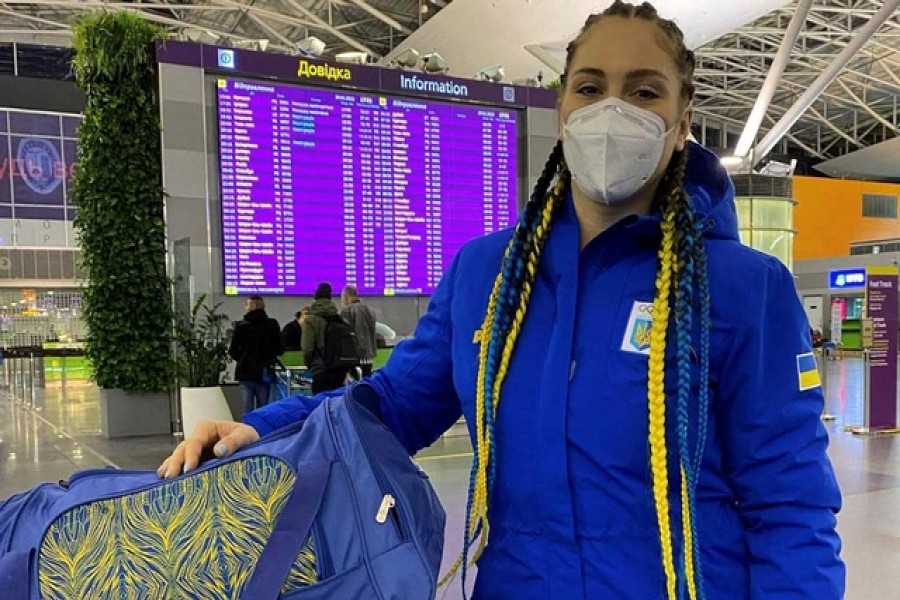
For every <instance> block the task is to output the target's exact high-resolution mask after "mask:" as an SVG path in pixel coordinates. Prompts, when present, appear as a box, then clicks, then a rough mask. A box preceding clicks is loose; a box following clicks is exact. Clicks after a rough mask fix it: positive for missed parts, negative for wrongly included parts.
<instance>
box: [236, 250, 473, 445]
mask: <svg viewBox="0 0 900 600" xmlns="http://www.w3.org/2000/svg"><path fill="white" fill-rule="evenodd" d="M458 262H459V258H458V257H457V259H456V260H454V262H453V265H452V266H451V267H450V270H449V271H448V272H447V273H446V274H445V275H444V277H443V279H442V280H441V283H440V284H439V285H438V287H437V289H436V290H435V292H434V295H433V296H432V297H431V302H430V304H429V306H428V311H427V312H426V313H425V315H423V316H422V318H421V319H420V320H419V323H418V325H417V326H416V331H415V333H414V335H413V337H412V338H410V339H407V340H404V341H402V342H400V343H399V344H397V346H396V347H395V348H394V351H393V352H392V353H391V356H390V359H389V360H388V362H387V364H386V365H385V366H384V368H382V369H379V370H378V371H376V372H375V373H374V374H373V375H372V377H371V378H370V379H368V381H367V383H368V384H369V385H370V386H371V387H372V388H373V389H374V390H375V392H376V394H377V397H378V401H379V406H378V407H371V408H377V409H380V410H376V412H380V413H381V414H380V415H379V416H380V417H381V419H382V420H383V421H384V423H385V425H387V426H388V428H390V429H391V431H393V433H394V435H396V436H397V438H398V439H399V440H400V442H401V443H402V444H403V446H404V447H405V448H406V449H407V451H408V452H409V453H410V454H414V453H415V452H417V451H418V450H420V449H422V448H424V447H426V446H430V445H431V444H432V443H434V441H435V440H436V439H437V438H438V437H439V436H440V435H441V434H442V433H444V432H445V431H446V430H447V429H448V428H449V427H450V426H451V425H453V423H454V422H456V420H457V419H458V418H459V417H460V415H461V414H462V408H461V406H460V402H459V398H458V397H457V395H456V390H455V388H454V386H453V365H452V361H451V353H450V342H451V339H452V335H451V332H452V326H451V317H450V310H451V304H452V300H453V288H454V285H455V281H456V277H457V271H458V267H457V264H458ZM342 393H343V390H337V391H334V392H329V394H328V395H341V394H342ZM325 397H326V395H320V396H315V397H312V398H310V397H296V398H287V399H285V400H281V401H278V402H274V403H272V404H269V405H267V406H264V407H262V408H260V409H257V410H255V411H253V412H252V413H250V414H248V415H246V416H245V417H244V423H246V424H248V425H250V426H252V427H253V428H254V429H256V430H257V431H258V432H259V434H260V435H265V434H267V433H269V432H271V431H274V430H275V429H279V428H281V427H284V426H286V425H289V424H290V423H294V422H296V421H299V420H302V419H305V418H306V417H307V416H308V415H309V413H310V412H312V411H313V410H314V409H315V408H316V407H317V406H318V405H319V404H320V403H321V402H322V400H323V399H324V398H325Z"/></svg>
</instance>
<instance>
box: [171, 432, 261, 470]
mask: <svg viewBox="0 0 900 600" xmlns="http://www.w3.org/2000/svg"><path fill="white" fill-rule="evenodd" d="M258 439H259V434H258V433H257V432H256V430H255V429H253V428H252V427H250V426H249V425H244V424H243V423H237V422H234V421H202V422H201V423H199V424H198V425H197V427H196V428H195V429H194V431H193V432H192V433H191V435H190V437H187V438H185V440H184V441H183V442H181V443H180V444H178V447H177V448H175V451H174V452H172V455H171V456H169V458H167V459H166V460H165V461H163V464H161V465H160V466H159V468H158V469H157V470H156V474H157V475H159V476H160V477H165V478H166V479H170V478H172V477H177V476H178V475H181V474H182V473H187V472H188V471H192V470H194V469H196V468H197V466H198V465H199V464H200V458H201V456H203V454H204V453H206V454H208V453H209V451H210V450H211V451H212V453H213V454H214V455H215V456H216V457H218V458H222V457H224V456H228V455H230V454H232V453H234V452H235V451H237V450H238V449H239V448H243V447H244V446H247V445H248V444H252V443H253V442H255V441H257V440H258Z"/></svg>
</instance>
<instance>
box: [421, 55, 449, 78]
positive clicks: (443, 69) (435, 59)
mask: <svg viewBox="0 0 900 600" xmlns="http://www.w3.org/2000/svg"><path fill="white" fill-rule="evenodd" d="M422 70H423V71H425V72H426V73H432V74H433V73H440V74H442V75H445V74H446V73H447V71H449V70H450V67H449V66H448V65H447V61H446V60H444V58H443V57H442V56H441V55H440V54H438V53H437V52H432V53H431V54H426V55H425V56H423V57H422Z"/></svg>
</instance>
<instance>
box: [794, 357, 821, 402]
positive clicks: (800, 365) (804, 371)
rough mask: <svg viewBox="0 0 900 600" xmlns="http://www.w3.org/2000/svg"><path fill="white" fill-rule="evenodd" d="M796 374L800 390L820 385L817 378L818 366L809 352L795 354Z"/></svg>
mask: <svg viewBox="0 0 900 600" xmlns="http://www.w3.org/2000/svg"><path fill="white" fill-rule="evenodd" d="M797 376H798V378H799V379H800V391H801V392H804V391H806V390H811V389H814V388H817V387H819V386H820V385H822V381H821V380H820V379H819V368H818V366H817V365H816V357H815V356H814V355H813V354H812V353H811V352H810V353H808V354H798V355H797Z"/></svg>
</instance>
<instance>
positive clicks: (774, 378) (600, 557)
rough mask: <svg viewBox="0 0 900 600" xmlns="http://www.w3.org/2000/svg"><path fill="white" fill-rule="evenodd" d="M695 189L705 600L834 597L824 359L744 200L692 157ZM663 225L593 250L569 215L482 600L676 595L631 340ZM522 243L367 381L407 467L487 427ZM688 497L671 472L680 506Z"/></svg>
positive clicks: (554, 239)
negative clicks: (488, 399) (751, 235)
mask: <svg viewBox="0 0 900 600" xmlns="http://www.w3.org/2000/svg"><path fill="white" fill-rule="evenodd" d="M685 187H686V189H687V191H688V193H689V195H690V197H691V198H692V200H693V203H694V206H695V209H696V211H697V213H698V215H701V216H702V218H703V219H706V221H707V222H706V224H707V227H708V231H707V233H706V247H707V251H708V256H709V281H710V290H711V297H712V301H711V302H712V307H711V312H712V321H713V329H712V332H711V351H710V356H711V360H712V365H711V388H712V391H711V402H710V404H711V406H710V414H709V419H710V420H709V438H708V442H707V446H706V453H705V457H704V462H703V469H702V473H701V477H700V483H699V488H698V491H697V501H698V506H697V527H698V532H699V536H700V541H701V556H702V561H703V573H704V576H705V584H704V587H705V590H706V598H708V599H709V600H742V599H748V600H750V599H752V600H789V599H790V600H793V599H798V600H799V599H810V600H837V599H839V598H842V597H843V591H844V578H845V571H844V565H843V563H842V561H841V559H840V556H839V553H840V540H839V538H838V535H837V533H836V532H835V513H836V512H837V511H838V509H839V507H840V502H841V498H840V493H839V491H838V486H837V483H836V481H835V477H834V473H833V471H832V468H831V465H830V463H829V461H828V458H827V457H826V454H825V450H826V446H827V443H828V437H827V434H826V431H825V430H824V428H823V427H822V424H821V421H820V418H819V417H820V414H821V413H822V408H823V400H822V393H821V390H820V389H819V388H814V389H807V390H805V391H801V388H802V387H804V386H802V385H801V383H800V382H801V379H802V378H801V373H800V371H801V369H802V368H803V367H801V366H799V365H801V363H803V361H801V360H799V359H798V357H800V356H802V355H804V354H806V353H808V352H810V351H811V348H810V339H809V328H808V325H807V320H806V318H805V316H804V313H803V310H802V308H801V306H800V303H799V301H798V298H797V294H796V292H795V290H794V283H793V278H792V277H791V274H790V273H789V272H788V271H787V269H785V267H784V266H782V264H781V263H780V262H779V261H777V260H776V259H774V258H771V257H768V256H765V255H763V254H760V253H758V252H755V251H753V250H751V249H749V248H747V247H745V246H743V245H741V243H740V242H739V241H738V231H737V218H736V214H735V207H734V201H733V195H734V189H733V186H732V184H731V182H730V180H729V179H728V177H727V175H726V174H725V173H724V172H723V170H722V169H721V167H720V166H719V162H718V159H717V158H716V157H715V156H713V155H712V154H710V153H709V152H707V151H706V150H704V149H702V148H700V147H699V146H696V145H692V146H691V148H690V160H689V164H688V170H687V175H686V183H685ZM659 224H660V216H659V215H658V214H656V215H650V216H641V217H638V216H632V217H629V218H626V219H624V220H622V221H620V222H619V223H617V224H616V225H614V226H613V227H611V228H609V229H608V230H606V231H604V232H603V233H602V234H600V235H599V236H598V237H597V238H596V239H594V240H593V241H591V242H590V243H589V244H588V245H587V246H586V247H585V248H584V250H582V251H579V226H578V222H577V219H576V217H575V214H574V210H573V207H572V205H571V200H570V201H569V205H568V207H567V209H566V211H565V212H564V214H561V215H560V216H558V217H557V220H556V222H555V224H554V226H553V229H552V232H551V234H550V238H549V240H548V242H547V247H546V248H545V250H544V253H543V258H542V263H541V268H540V273H539V275H538V277H537V279H536V282H535V285H534V289H533V292H532V296H531V304H530V306H529V308H528V315H527V318H526V320H525V324H524V327H523V330H522V332H521V335H520V338H519V341H518V345H517V348H516V351H515V354H514V355H513V359H512V362H511V365H510V368H509V375H508V377H507V379H506V384H505V387H504V389H503V396H502V401H501V403H500V408H499V419H498V426H497V427H498V429H497V433H496V438H497V444H498V449H497V460H498V466H497V482H496V484H495V491H494V496H493V498H492V503H491V507H490V518H491V530H490V542H489V545H488V547H487V550H486V551H485V553H484V555H483V556H482V558H481V560H480V561H479V564H478V577H477V581H476V584H475V594H474V595H475V598H476V599H478V600H489V599H490V600H493V599H509V600H528V599H531V598H534V599H538V598H540V599H543V598H558V599H560V600H574V599H581V598H584V599H587V600H595V599H607V598H608V599H613V598H615V599H619V598H622V599H639V600H660V599H661V598H664V597H665V581H664V574H663V572H662V568H661V560H660V549H659V537H658V533H657V525H656V515H655V511H654V506H653V500H652V495H651V474H650V469H649V467H648V463H649V460H648V439H647V391H646V390H647V356H646V355H645V354H640V353H636V352H633V351H630V350H634V349H635V348H634V347H632V346H630V345H629V341H630V340H629V337H628V335H629V332H628V331H626V330H627V329H628V324H629V321H630V320H631V315H632V312H635V311H636V310H637V308H636V304H635V303H640V302H648V303H649V302H652V301H653V290H654V278H655V273H656V268H657V260H656V253H657V247H658V244H659V239H660V227H659ZM509 237H510V232H508V231H507V232H504V233H500V234H496V235H492V236H488V237H484V238H481V239H478V240H475V241H473V242H471V243H469V244H468V245H467V246H465V247H464V248H463V249H462V251H460V253H459V255H458V256H457V257H456V259H455V261H454V262H453V265H452V267H451V268H450V270H449V271H448V272H447V274H446V275H445V276H444V279H443V281H442V282H441V284H440V286H439V287H438V289H437V291H436V292H435V294H434V296H433V297H432V299H431V303H430V306H429V309H428V312H427V313H426V314H425V315H424V316H423V317H422V319H421V321H420V322H419V324H418V326H417V328H416V331H415V335H414V337H413V338H412V339H410V340H408V341H404V342H403V343H401V344H399V345H398V346H397V347H396V349H395V350H394V352H393V354H392V355H391V358H390V361H389V362H388V364H387V365H386V366H385V367H384V368H383V369H382V370H380V371H378V372H376V373H375V374H374V375H373V376H372V378H371V379H370V380H369V381H368V383H369V385H371V386H372V387H373V388H374V389H375V390H376V391H377V394H378V396H379V398H380V407H379V408H380V411H381V414H382V417H383V419H384V421H385V423H386V424H387V425H388V427H390V428H391V429H392V430H393V432H394V433H395V434H396V435H397V437H398V438H399V439H400V440H401V442H402V443H403V444H404V445H405V446H406V448H407V449H408V450H409V452H410V453H414V452H416V451H418V450H419V449H421V448H424V447H426V446H428V445H430V444H432V443H433V442H434V441H435V440H436V439H437V438H438V437H439V436H440V435H441V434H442V433H443V432H444V431H445V430H446V429H447V428H448V427H449V426H450V425H452V424H453V423H454V422H455V421H456V420H457V419H458V418H459V416H460V414H461V413H462V414H464V415H465V416H466V417H467V420H468V422H469V423H473V422H474V405H473V402H474V398H475V380H476V370H477V362H478V344H477V342H473V336H474V332H475V331H476V330H478V329H479V328H480V326H481V321H482V319H483V316H484V310H485V307H486V305H487V300H488V296H489V294H490V291H491V286H492V283H493V281H494V277H495V276H496V274H497V272H498V269H499V268H500V262H501V258H502V255H503V252H504V249H505V247H506V244H507V241H508V240H509ZM637 306H638V307H639V306H640V305H637ZM673 345H674V344H673ZM695 370H696V368H695ZM695 375H696V373H695ZM667 379H668V380H669V381H670V382H671V381H674V379H672V378H670V377H669V376H668V375H667ZM695 381H696V377H695ZM667 385H669V386H671V383H669V384H667ZM671 396H672V397H674V394H671ZM315 402H316V401H315V399H313V401H312V402H310V400H309V399H306V400H302V399H294V400H290V401H283V402H277V403H274V404H271V405H269V406H266V407H265V408H261V409H260V410H257V411H255V412H254V413H251V414H250V415H248V416H247V417H246V418H245V422H246V423H248V424H250V425H252V426H253V427H254V428H256V429H257V430H258V431H259V432H260V433H261V434H263V433H267V432H269V431H271V430H273V429H276V428H279V427H282V426H284V425H286V424H288V423H290V422H293V421H295V420H297V419H301V418H303V417H304V416H305V415H306V414H307V413H308V412H309V410H310V409H311V408H312V407H313V405H314V404H315ZM669 415H674V413H673V412H671V407H670V412H669ZM672 418H674V417H672ZM673 441H674V440H672V439H670V446H669V447H670V448H675V447H676V446H675V445H674V444H673V443H672V442H673ZM673 454H674V453H673ZM670 470H671V471H672V472H673V473H674V472H676V471H677V469H675V468H672V469H670ZM678 489H679V488H678V480H677V479H676V478H675V477H674V475H673V480H672V482H671V485H670V490H671V493H672V506H673V507H677V506H679V503H678V497H677V492H678ZM673 523H675V524H677V518H676V519H673ZM676 526H677V525H676ZM459 533H460V535H461V532H459ZM678 547H680V536H678V535H676V548H678ZM411 600H413V599H411Z"/></svg>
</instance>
